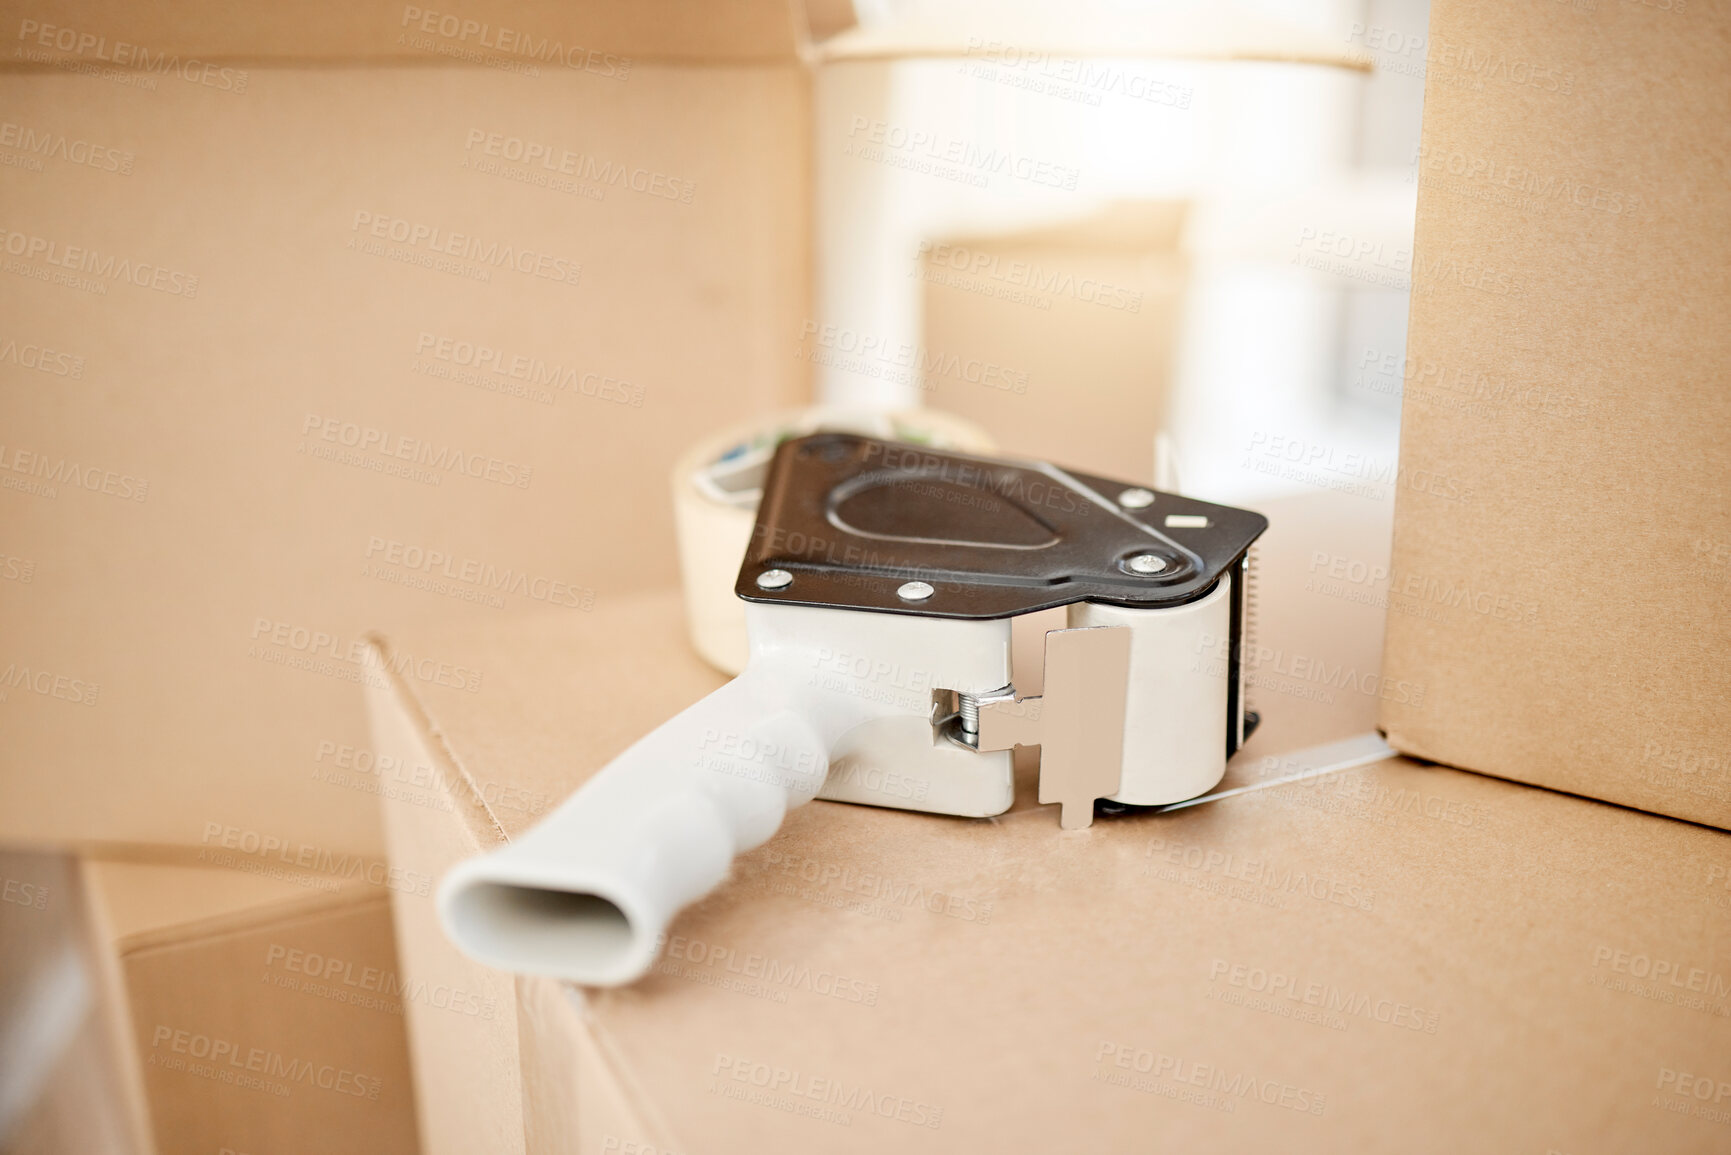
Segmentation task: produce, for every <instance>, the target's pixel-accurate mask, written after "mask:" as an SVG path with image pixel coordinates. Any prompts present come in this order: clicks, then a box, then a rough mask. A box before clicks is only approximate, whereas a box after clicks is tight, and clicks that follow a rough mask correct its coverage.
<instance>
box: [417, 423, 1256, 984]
mask: <svg viewBox="0 0 1731 1155" xmlns="http://www.w3.org/2000/svg"><path fill="white" fill-rule="evenodd" d="M1266 528H1267V521H1266V520H1265V519H1264V518H1263V517H1261V516H1260V515H1258V514H1255V513H1251V512H1249V511H1246V510H1241V509H1232V508H1229V507H1226V506H1221V505H1212V504H1209V503H1206V502H1201V501H1196V500H1193V499H1190V498H1185V497H1180V496H1178V495H1175V494H1167V493H1156V492H1154V491H1151V490H1148V489H1144V488H1142V487H1140V486H1134V485H1127V484H1124V483H1121V482H1114V481H1111V480H1108V479H1106V478H1100V477H1092V476H1089V475H1086V474H1081V473H1075V472H1071V471H1067V470H1063V469H1059V468H1057V467H1055V466H1052V465H1047V464H1044V463H1040V462H1017V461H1007V460H998V459H993V458H988V457H982V456H976V455H973V454H968V453H962V452H955V451H945V450H937V449H932V448H928V447H923V446H917V445H909V444H906V443H898V442H893V441H888V440H883V439H880V438H876V437H871V436H865V435H862V434H859V433H850V432H825V433H816V434H812V435H809V436H803V437H797V438H793V439H790V440H784V441H782V442H781V443H780V444H779V445H778V446H777V447H776V448H775V450H774V453H773V456H772V457H770V459H769V460H768V462H767V467H766V469H765V470H764V471H763V474H762V477H761V500H760V501H759V503H758V508H757V512H756V515H755V520H754V521H753V524H752V527H751V529H750V531H749V533H748V535H747V542H746V545H745V549H744V552H743V557H744V560H743V562H742V563H741V565H740V566H739V568H738V570H737V573H736V575H735V581H734V593H735V594H736V595H737V598H738V600H739V602H740V603H741V604H742V606H743V610H744V618H745V629H746V634H747V636H748V638H749V643H750V645H749V659H748V661H747V662H746V663H745V665H744V668H743V669H742V671H741V672H740V674H739V676H738V677H736V678H734V679H733V681H731V682H729V683H728V684H727V685H726V686H723V687H722V688H721V689H719V690H717V691H715V692H714V693H713V694H711V695H710V696H709V697H707V698H704V699H703V700H702V701H700V702H698V703H697V704H696V705H694V706H692V707H690V708H689V709H687V710H686V711H684V712H683V713H681V714H679V715H678V716H677V717H675V718H673V719H672V720H671V721H669V722H667V723H666V724H665V725H663V726H662V727H661V728H660V729H658V730H656V731H655V732H653V733H651V734H650V735H648V736H647V737H645V738H644V739H642V740H641V741H639V742H638V743H637V744H636V745H634V746H632V747H631V748H630V749H628V750H627V751H625V753H623V754H621V755H620V756H619V757H618V758H616V759H615V760H614V761H613V762H611V763H610V764H608V765H607V766H606V767H604V768H603V769H602V770H601V771H600V772H599V773H597V774H596V775H595V776H594V777H593V778H591V779H590V780H589V781H588V783H586V784H585V785H584V786H583V788H582V789H580V790H579V791H578V792H577V793H576V794H574V795H573V796H572V797H571V798H570V799H569V800H567V801H566V802H565V803H564V804H562V805H561V806H560V807H559V808H558V809H557V810H556V811H555V812H554V813H553V814H551V815H549V816H548V817H547V818H546V819H545V820H543V821H542V822H541V823H540V824H539V825H537V826H536V827H535V828H534V829H532V830H531V831H529V833H528V834H527V835H526V836H524V838H523V839H521V840H520V841H519V842H516V843H514V844H512V845H511V846H509V847H506V848H505V849H502V850H499V851H496V852H494V853H492V854H489V855H487V856H485V857H482V858H476V859H472V860H470V861H468V862H465V863H462V864H460V865H459V866H458V867H456V868H455V869H454V870H453V871H452V872H451V873H450V874H449V875H448V876H447V877H446V878H445V880H444V882H443V884H442V886H441V887H440V891H439V911H440V916H441V918H442V920H443V922H444V925H445V928H446V930H447V932H448V933H449V934H450V935H451V937H452V938H453V939H454V940H455V941H456V943H457V944H458V946H459V947H461V948H462V949H463V950H465V951H466V952H467V953H469V954H470V955H471V956H473V957H474V958H476V959H478V960H480V961H481V962H484V963H487V964H489V965H492V966H496V967H501V968H504V969H507V970H516V971H526V972H531V973H537V974H548V975H553V976H557V977H561V978H565V979H570V980H574V981H576V982H580V983H585V984H590V985H613V984H619V983H626V982H630V981H632V980H633V979H635V978H637V977H639V976H641V975H642V974H644V973H645V972H646V971H647V970H648V968H649V966H650V965H651V963H652V962H653V961H654V957H655V952H656V950H657V949H658V944H659V942H660V940H661V938H662V936H663V934H664V932H665V930H666V928H667V925H668V923H669V922H670V921H671V920H672V918H673V916H674V915H675V914H676V913H677V911H678V910H679V909H680V907H682V906H684V905H685V904H687V903H690V902H693V901H695V900H696V899H698V898H700V897H702V896H703V895H704V894H706V893H707V892H708V891H710V890H711V889H713V888H714V887H715V886H716V885H718V884H719V883H720V882H721V881H722V880H723V879H724V878H725V877H726V875H727V871H728V868H729V864H730V863H731V861H732V859H733V857H734V856H735V855H737V854H740V853H743V852H744V851H747V850H750V849H752V848H753V847H756V846H758V845H761V844H762V843H763V842H765V841H766V840H767V839H768V838H769V837H770V836H771V835H773V834H774V833H775V831H776V829H777V828H778V827H779V826H780V824H781V820H782V818H783V816H784V815H785V813H786V812H787V810H788V809H789V808H791V807H794V806H798V805H801V804H803V803H805V802H806V801H808V800H810V799H812V798H827V799H833V800H836V801H844V802H859V803H868V804H871V805H876V806H888V807H896V808H900V809H908V810H922V811H929V812H934V813H939V814H952V815H958V816H965V817H984V816H988V815H993V814H999V813H1002V812H1003V811H1005V810H1007V809H1009V807H1010V804H1011V801H1012V797H1013V790H1012V782H1011V767H1010V759H1011V750H1012V748H1013V747H1015V746H1018V745H1023V746H1038V747H1040V750H1041V755H1040V779H1039V798H1040V801H1041V802H1043V803H1056V804H1057V805H1058V807H1059V821H1060V824H1061V825H1062V826H1063V827H1065V828H1070V829H1074V828H1078V827H1082V826H1086V825H1088V824H1089V823H1090V822H1091V821H1092V820H1093V818H1094V814H1095V811H1096V808H1097V807H1105V808H1107V809H1113V810H1117V809H1124V808H1127V807H1132V806H1153V805H1161V804H1167V803H1172V802H1178V801H1183V800H1185V799H1188V798H1192V797H1195V796H1196V795H1199V794H1202V793H1205V792H1206V791H1208V790H1209V789H1211V788H1212V787H1213V786H1214V785H1216V784H1217V783H1218V782H1219V780H1220V778H1221V776H1222V775H1223V774H1224V772H1225V768H1226V760H1227V758H1228V757H1229V756H1230V755H1231V753H1232V752H1233V751H1234V750H1235V749H1237V747H1238V745H1239V744H1240V743H1241V742H1242V741H1243V740H1244V738H1245V737H1246V736H1247V733H1248V730H1249V728H1250V727H1251V725H1253V724H1254V718H1253V716H1252V715H1250V714H1248V713H1247V711H1246V709H1245V706H1244V679H1243V671H1242V669H1241V668H1240V666H1239V664H1238V654H1239V652H1240V648H1241V647H1240V641H1241V639H1242V637H1243V635H1244V632H1245V629H1246V617H1247V605H1248V599H1247V596H1246V584H1247V580H1246V579H1247V577H1248V567H1249V560H1248V552H1249V549H1250V546H1251V544H1252V543H1253V542H1254V541H1255V540H1256V538H1257V537H1258V536H1260V535H1261V533H1262V532H1263V530H1264V529H1266ZM1057 607H1065V608H1066V614H1067V622H1068V628H1065V629H1061V630H1053V631H1050V632H1049V633H1048V634H1047V635H1046V651H1045V671H1044V673H1045V685H1044V692H1043V694H1042V695H1041V696H1039V697H1026V696H1022V695H1019V694H1018V693H1017V692H1016V689H1015V686H1014V680H1013V674H1014V671H1013V670H1012V669H1011V665H1010V623H1011V620H1012V619H1013V618H1015V617H1017V616H1020V615H1022V614H1027V613H1033V612H1035V611H1039V610H1046V609H1053V608H1057Z"/></svg>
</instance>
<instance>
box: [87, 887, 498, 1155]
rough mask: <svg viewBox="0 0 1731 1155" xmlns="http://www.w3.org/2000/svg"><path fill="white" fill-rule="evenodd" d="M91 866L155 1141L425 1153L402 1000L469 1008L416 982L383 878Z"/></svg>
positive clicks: (111, 973)
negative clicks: (396, 933) (405, 962)
mask: <svg viewBox="0 0 1731 1155" xmlns="http://www.w3.org/2000/svg"><path fill="white" fill-rule="evenodd" d="M308 877H311V876H308ZM84 878H85V885H86V890H87V892H88V893H89V894H90V896H91V902H92V909H93V913H94V917H95V921H96V924H97V926H98V928H99V930H100V935H101V939H102V942H101V944H100V945H101V947H103V948H105V966H104V969H105V971H106V972H107V977H108V982H109V985H110V986H111V987H112V988H113V994H114V1002H115V1003H116V1004H118V1005H119V1006H121V1007H123V1008H124V1017H125V1019H126V1021H127V1026H128V1028H129V1029H128V1031H127V1034H128V1036H129V1037H128V1042H129V1043H130V1047H129V1048H128V1053H127V1054H126V1056H125V1059H126V1062H125V1064H124V1066H125V1069H126V1070H127V1071H128V1072H129V1073H130V1075H131V1076H132V1079H133V1080H134V1081H135V1083H136V1086H137V1088H138V1092H137V1093H138V1094H139V1096H140V1098H141V1099H142V1101H143V1109H142V1113H143V1114H144V1115H145V1116H146V1117H147V1118H148V1128H149V1131H150V1135H151V1139H152V1141H153V1142H154V1150H155V1151H157V1152H159V1153H160V1155H176V1153H179V1152H217V1151H223V1150H228V1151H234V1152H255V1153H261V1152H271V1151H310V1150H318V1151H331V1152H336V1151H352V1152H404V1153H412V1152H415V1151H416V1150H418V1144H417V1140H416V1133H415V1110H414V1084H413V1079H412V1076H411V1073H410V1070H409V1053H408V1040H407V1035H406V1032H405V1028H404V1021H405V1019H404V1006H405V1005H407V1004H411V1003H413V1002H415V1001H422V1002H426V1003H428V1005H432V1004H433V1003H434V1002H435V1001H436V1002H439V1003H441V1004H442V1007H443V1009H444V1010H445V1012H446V1013H453V1012H454V1011H455V1012H457V1013H460V1012H461V1011H462V1010H465V1009H467V1008H466V1005H465V1002H464V999H458V1000H455V1001H453V1000H452V999H451V998H444V999H435V997H434V995H433V993H432V992H431V991H429V989H428V988H426V987H425V986H413V985H411V984H408V983H405V982H404V981H403V980H402V978H401V968H400V967H399V966H398V964H397V953H396V943H395V941H394V938H393V933H392V928H391V907H390V900H389V898H388V892H387V891H386V890H385V888H383V887H376V886H371V885H368V884H366V883H364V882H363V883H359V884H355V883H352V882H351V883H341V882H337V881H335V880H332V879H329V878H312V881H313V882H317V883H319V885H311V884H309V881H308V878H299V877H297V878H285V877H264V876H261V875H260V874H258V873H250V872H242V871H237V870H224V869H210V868H198V867H186V866H172V865H160V864H145V863H135V862H114V861H100V860H87V861H86V862H85V864H84ZM465 999H466V996H465ZM477 1005H478V1004H477Z"/></svg>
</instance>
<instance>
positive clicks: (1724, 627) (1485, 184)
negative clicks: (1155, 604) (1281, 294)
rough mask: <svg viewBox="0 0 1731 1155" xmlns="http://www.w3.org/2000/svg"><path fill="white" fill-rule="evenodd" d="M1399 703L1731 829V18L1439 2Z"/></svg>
mask: <svg viewBox="0 0 1731 1155" xmlns="http://www.w3.org/2000/svg"><path fill="white" fill-rule="evenodd" d="M1429 61H1430V63H1429V65H1428V68H1429V80H1428V82H1427V89H1426V93H1425V110H1424V136H1423V141H1424V143H1423V146H1422V148H1421V150H1420V155H1419V157H1418V159H1417V179H1418V182H1419V200H1418V225H1417V234H1416V241H1415V257H1414V262H1415V276H1414V290H1413V297H1412V314H1411V325H1410V328H1409V335H1408V348H1407V362H1406V374H1407V376H1406V382H1405V391H1404V408H1403V412H1402V429H1401V486H1400V492H1399V498H1398V503H1397V507H1396V510H1397V512H1396V525H1395V534H1394V559H1393V562H1394V564H1393V573H1392V577H1391V581H1390V588H1389V610H1390V614H1389V624H1388V643H1387V651H1386V655H1385V658H1384V665H1385V668H1386V672H1387V673H1388V675H1389V676H1390V677H1396V678H1405V679H1409V680H1411V681H1414V682H1422V683H1425V684H1426V685H1428V686H1430V687H1431V692H1430V694H1428V695H1427V696H1426V698H1425V699H1424V702H1423V704H1422V706H1415V705H1412V704H1407V703H1400V702H1385V703H1384V704H1383V713H1382V725H1383V726H1384V728H1385V729H1386V730H1387V731H1388V736H1389V741H1390V742H1391V743H1393V744H1394V745H1395V746H1396V747H1398V748H1400V749H1401V750H1404V751H1406V752H1408V753H1411V754H1415V755H1419V756H1422V757H1425V758H1431V759H1435V760H1437V761H1441V762H1446V763H1449V764H1451V765H1455V766H1463V767H1467V768H1470V769H1473V770H1479V771H1483V772H1485V773H1489V774H1496V775H1499V776H1502V777H1505V778H1514V779H1519V780H1521V781H1526V782H1534V783H1538V784H1540V785H1544V786H1550V787H1554V788H1556V789H1559V790H1568V791H1571V792H1574V793H1577V794H1585V795H1589V796H1592V797H1596V798H1604V799H1608V800H1610V801H1613V802H1620V803H1623V804H1625V805H1628V806H1638V807H1641V808H1642V809H1646V810H1654V811H1658V812H1661V813H1665V814H1672V815H1676V816H1678V817H1681V818H1688V819H1691V820H1693V821H1697V822H1706V823H1710V824H1712V825H1715V826H1721V827H1724V826H1731V744H1728V742H1727V738H1726V733H1727V731H1726V727H1725V724H1724V709H1725V702H1726V700H1727V696H1728V694H1731V614H1728V613H1727V612H1726V605H1727V601H1728V600H1731V502H1728V501H1727V498H1726V494H1727V492H1728V490H1731V441H1728V440H1727V436H1726V430H1727V429H1728V428H1731V393H1728V392H1727V391H1726V389H1725V388H1724V379H1725V375H1726V371H1727V368H1728V367H1731V326H1728V325H1726V324H1725V322H1724V318H1725V314H1726V310H1727V307H1728V306H1731V288H1728V287H1727V284H1726V280H1725V272H1724V270H1725V267H1726V264H1727V262H1728V261H1731V185H1728V184H1727V182H1726V176H1725V157H1726V156H1727V154H1728V153H1731V86H1728V85H1727V84H1726V77H1727V75H1728V74H1731V15H1728V14H1727V12H1726V10H1725V9H1724V8H1723V7H1722V6H1716V5H1695V4H1691V5H1688V6H1684V5H1682V4H1675V5H1672V4H1630V3H1616V4H1610V3H1606V4H1598V5H1596V6H1595V5H1590V4H1589V5H1585V6H1583V5H1580V4H1576V5H1567V4H1544V5H1498V4H1482V3H1469V2H1465V0H1436V2H1435V3H1433V5H1432V7H1431V34H1430V47H1429Z"/></svg>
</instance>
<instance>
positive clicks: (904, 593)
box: [896, 582, 937, 602]
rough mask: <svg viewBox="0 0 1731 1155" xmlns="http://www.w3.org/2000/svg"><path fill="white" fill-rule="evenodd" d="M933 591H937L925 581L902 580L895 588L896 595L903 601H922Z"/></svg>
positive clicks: (933, 592)
mask: <svg viewBox="0 0 1731 1155" xmlns="http://www.w3.org/2000/svg"><path fill="white" fill-rule="evenodd" d="M935 593H937V591H936V590H934V589H933V588H932V587H931V586H929V585H927V584H926V583H925V582H903V583H902V585H901V588H899V589H897V590H896V596H897V597H898V598H901V599H902V601H904V602H923V601H925V600H926V599H927V598H929V597H931V596H932V595H933V594H935Z"/></svg>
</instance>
